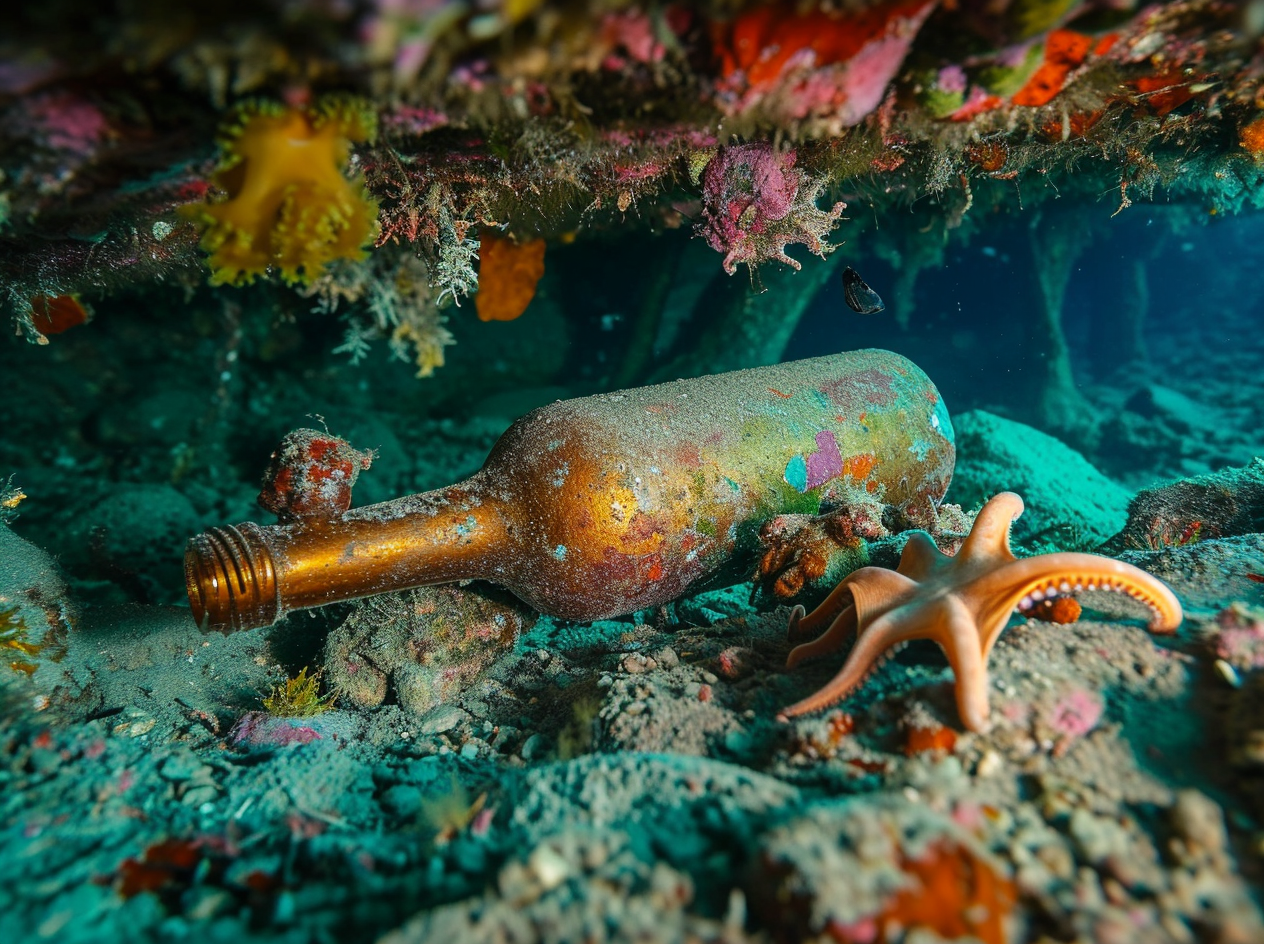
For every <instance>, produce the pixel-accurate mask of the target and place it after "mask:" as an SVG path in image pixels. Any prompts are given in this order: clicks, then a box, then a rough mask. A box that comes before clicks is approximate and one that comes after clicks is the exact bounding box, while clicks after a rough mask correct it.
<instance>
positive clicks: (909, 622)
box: [777, 613, 928, 721]
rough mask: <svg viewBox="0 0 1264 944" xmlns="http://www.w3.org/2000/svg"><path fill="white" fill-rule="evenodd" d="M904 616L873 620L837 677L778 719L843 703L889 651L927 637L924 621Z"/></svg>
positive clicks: (892, 614)
mask: <svg viewBox="0 0 1264 944" xmlns="http://www.w3.org/2000/svg"><path fill="white" fill-rule="evenodd" d="M904 615H905V618H904V619H899V618H897V617H898V613H888V614H886V615H884V616H882V617H880V618H879V619H877V620H875V621H874V622H873V624H872V625H870V626H869V627H867V628H864V629H862V630H861V632H860V636H859V638H857V640H856V645H854V646H853V647H852V650H851V652H850V653H848V654H847V661H846V662H844V663H843V667H842V668H841V669H839V670H838V674H837V675H835V676H834V677H833V678H832V679H831V680H830V682H829V684H827V685H826V686H825V687H824V688H822V689H821V690H820V691H818V692H816V693H815V694H813V695H809V696H808V697H807V698H805V699H803V700H802V701H798V702H795V703H794V704H793V705H790V706H789V707H788V708H783V709H782V710H781V711H780V712H779V713H778V715H777V720H779V721H786V720H789V719H790V718H794V717H797V716H799V715H805V714H810V713H811V712H813V711H818V710H820V709H821V708H828V707H829V706H830V705H832V704H834V703H835V702H838V701H842V700H843V699H844V698H846V697H847V696H848V695H849V694H851V692H852V691H853V690H854V689H855V688H856V687H857V686H859V685H860V683H861V682H863V681H864V680H865V678H866V677H867V676H868V675H869V673H870V672H872V671H873V670H874V669H875V668H877V665H878V663H879V661H880V660H881V658H882V656H883V655H884V654H885V653H886V652H887V650H888V649H890V648H891V647H892V646H896V645H899V644H900V643H902V642H908V641H909V640H911V639H918V638H920V637H924V636H926V635H928V631H927V626H926V621H925V620H921V619H912V618H909V615H908V614H904Z"/></svg>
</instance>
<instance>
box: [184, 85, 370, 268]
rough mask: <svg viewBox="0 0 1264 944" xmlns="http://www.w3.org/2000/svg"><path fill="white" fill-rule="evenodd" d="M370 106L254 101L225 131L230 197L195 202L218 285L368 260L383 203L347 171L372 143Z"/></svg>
mask: <svg viewBox="0 0 1264 944" xmlns="http://www.w3.org/2000/svg"><path fill="white" fill-rule="evenodd" d="M376 130H377V120H376V116H375V115H374V113H373V112H372V111H371V110H370V109H369V108H368V107H367V106H365V105H361V104H359V103H357V102H355V101H352V100H350V99H343V98H330V99H325V100H323V101H321V102H318V103H317V104H315V105H313V106H310V107H306V108H285V107H283V106H281V105H278V104H275V103H266V102H254V103H250V104H247V105H244V106H242V107H241V108H240V109H238V111H237V112H236V114H235V115H234V118H233V119H232V120H231V121H230V122H229V123H228V125H227V127H226V128H225V129H224V131H223V133H222V135H221V140H220V147H221V149H222V151H223V154H224V157H223V160H222V161H221V162H220V165H219V167H218V168H217V169H216V172H215V175H214V183H215V184H216V186H218V187H220V188H221V189H223V190H225V191H226V192H227V194H228V198H227V199H226V200H224V201H223V202H220V203H212V204H209V205H197V206H193V207H189V208H186V211H185V212H186V215H188V216H189V217H191V218H192V219H193V220H194V221H195V222H197V223H198V224H200V225H201V226H202V227H203V228H204V231H203V235H202V248H203V249H205V250H206V251H207V252H209V253H210V259H209V260H208V264H209V265H210V267H211V284H212V285H223V284H231V285H241V284H245V283H249V282H252V281H253V280H254V279H255V277H256V276H261V275H264V274H266V273H267V271H268V269H269V268H275V269H276V270H278V271H279V272H280V274H281V277H282V278H283V279H285V281H286V282H289V283H294V282H303V283H310V282H311V281H312V280H313V279H314V278H316V277H317V276H319V275H320V274H321V272H322V270H323V269H324V267H325V265H326V264H328V263H330V262H332V261H333V260H335V259H360V258H362V257H363V255H364V246H365V245H366V244H367V243H369V242H372V240H373V239H374V238H375V237H376V235H377V226H378V224H377V204H376V202H374V200H373V198H372V197H370V196H369V194H368V191H367V190H366V189H365V187H364V181H363V179H362V178H356V179H352V180H348V179H347V178H346V177H344V176H343V168H344V167H345V166H346V163H347V159H348V156H349V152H350V146H351V142H353V141H372V140H373V138H374V137H375V136H376Z"/></svg>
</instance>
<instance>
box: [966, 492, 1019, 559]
mask: <svg viewBox="0 0 1264 944" xmlns="http://www.w3.org/2000/svg"><path fill="white" fill-rule="evenodd" d="M1022 513H1023V500H1022V499H1021V498H1019V497H1018V496H1017V495H1015V494H1014V493H1013V492H1001V493H1000V494H999V495H993V496H992V497H991V498H989V499H988V500H987V503H986V504H985V505H984V506H983V507H982V508H981V509H979V513H978V514H977V515H976V516H975V518H974V524H973V525H972V526H971V528H970V534H969V535H968V536H967V537H966V539H965V541H963V542H962V544H961V550H960V551H958V552H957V557H956V559H958V560H962V561H971V560H986V561H995V562H996V563H997V564H1002V563H1007V562H1009V561H1012V560H1014V553H1013V551H1011V550H1010V549H1009V528H1010V525H1011V524H1013V523H1014V521H1015V520H1016V519H1017V518H1018V516H1019V515H1021V514H1022Z"/></svg>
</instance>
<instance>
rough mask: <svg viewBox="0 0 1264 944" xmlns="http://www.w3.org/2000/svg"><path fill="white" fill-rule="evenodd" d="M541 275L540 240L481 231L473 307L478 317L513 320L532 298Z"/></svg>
mask: <svg viewBox="0 0 1264 944" xmlns="http://www.w3.org/2000/svg"><path fill="white" fill-rule="evenodd" d="M543 275H544V240H542V239H531V240H528V241H526V242H524V243H515V242H514V241H513V240H512V239H508V238H504V237H500V236H496V235H494V234H491V233H484V234H483V235H482V239H481V240H480V242H479V267H478V294H477V295H475V296H474V307H475V309H476V310H477V311H478V317H479V320H480V321H513V320H514V319H515V318H517V317H518V316H519V315H521V314H522V313H523V312H524V311H526V310H527V306H528V305H530V304H531V299H533V298H535V290H536V286H537V285H539V283H540V279H541V277H543Z"/></svg>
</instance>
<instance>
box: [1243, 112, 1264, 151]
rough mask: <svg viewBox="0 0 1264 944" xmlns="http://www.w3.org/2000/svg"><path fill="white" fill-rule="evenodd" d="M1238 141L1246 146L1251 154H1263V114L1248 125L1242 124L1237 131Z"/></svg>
mask: <svg viewBox="0 0 1264 944" xmlns="http://www.w3.org/2000/svg"><path fill="white" fill-rule="evenodd" d="M1238 143H1239V144H1241V145H1242V146H1243V147H1244V148H1246V149H1247V150H1248V151H1249V152H1250V153H1251V155H1252V156H1254V157H1256V158H1260V157H1262V156H1264V116H1261V117H1259V118H1256V119H1255V120H1254V121H1252V122H1251V123H1250V124H1249V125H1244V126H1243V128H1242V130H1240V131H1239V132H1238Z"/></svg>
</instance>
